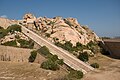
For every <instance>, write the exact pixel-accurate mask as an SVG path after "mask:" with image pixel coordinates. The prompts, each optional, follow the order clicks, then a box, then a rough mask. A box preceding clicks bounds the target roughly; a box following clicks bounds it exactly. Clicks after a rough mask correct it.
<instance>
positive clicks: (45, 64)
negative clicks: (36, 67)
mask: <svg viewBox="0 0 120 80" xmlns="http://www.w3.org/2000/svg"><path fill="white" fill-rule="evenodd" d="M41 68H43V69H47V70H53V71H56V70H59V66H58V64H56V63H55V62H54V61H52V60H50V59H49V60H47V61H45V62H43V63H42V64H41Z"/></svg>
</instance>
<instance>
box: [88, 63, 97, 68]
mask: <svg viewBox="0 0 120 80" xmlns="http://www.w3.org/2000/svg"><path fill="white" fill-rule="evenodd" d="M90 66H92V67H93V68H99V64H98V63H93V64H91V65H90Z"/></svg>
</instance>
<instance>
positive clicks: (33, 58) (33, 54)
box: [28, 51, 37, 62]
mask: <svg viewBox="0 0 120 80" xmlns="http://www.w3.org/2000/svg"><path fill="white" fill-rule="evenodd" d="M36 56H37V51H32V52H31V55H30V57H29V59H28V60H29V62H34V60H35V58H36Z"/></svg>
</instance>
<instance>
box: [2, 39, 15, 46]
mask: <svg viewBox="0 0 120 80" xmlns="http://www.w3.org/2000/svg"><path fill="white" fill-rule="evenodd" d="M1 45H5V46H14V47H17V43H16V40H13V41H8V42H5V43H3V44H1Z"/></svg>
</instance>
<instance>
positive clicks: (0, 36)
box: [0, 29, 7, 38]
mask: <svg viewBox="0 0 120 80" xmlns="http://www.w3.org/2000/svg"><path fill="white" fill-rule="evenodd" d="M6 35H7V30H5V29H0V38H3V37H4V36H6Z"/></svg>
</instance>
